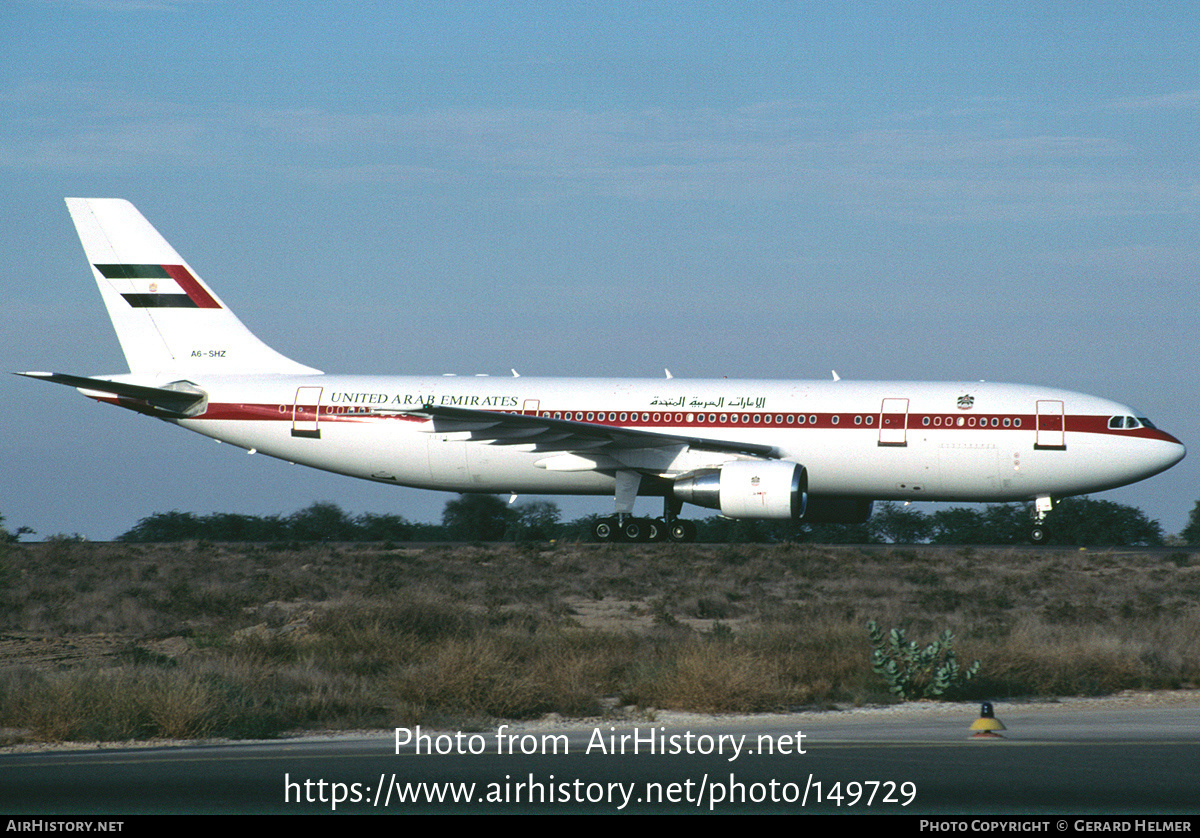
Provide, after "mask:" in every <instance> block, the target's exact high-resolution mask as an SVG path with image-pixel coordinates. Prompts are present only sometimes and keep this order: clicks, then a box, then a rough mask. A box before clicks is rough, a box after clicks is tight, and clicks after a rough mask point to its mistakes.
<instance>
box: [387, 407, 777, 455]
mask: <svg viewBox="0 0 1200 838" xmlns="http://www.w3.org/2000/svg"><path fill="white" fill-rule="evenodd" d="M405 413H406V414H408V415H411V416H426V417H428V418H430V419H432V420H433V428H432V432H433V433H462V432H466V433H468V434H470V437H469V438H470V439H471V440H478V441H479V442H482V443H488V444H491V445H531V446H533V450H534V451H545V452H548V453H560V454H578V455H581V456H583V457H588V456H593V455H596V454H604V455H609V456H610V457H613V458H615V459H617V460H621V459H622V453H623V452H627V453H630V454H632V453H633V452H634V451H645V450H647V449H659V450H662V451H664V452H666V451H673V452H676V453H677V452H678V451H680V450H682V449H684V448H691V449H695V450H699V451H714V452H718V453H723V454H742V455H748V456H751V457H764V458H774V457H778V456H779V453H778V451H777V450H776V449H775V447H774V446H772V445H757V444H754V443H750V442H737V441H732V440H722V439H706V438H704V437H693V436H681V435H679V434H663V433H657V432H655V431H640V430H634V429H632V428H619V427H613V426H611V425H599V424H592V423H590V422H575V421H570V420H566V419H550V418H548V417H545V416H528V415H524V414H519V413H493V412H491V411H486V410H471V409H469V408H461V407H440V406H437V405H425V406H424V407H421V408H418V409H416V410H409V411H405Z"/></svg>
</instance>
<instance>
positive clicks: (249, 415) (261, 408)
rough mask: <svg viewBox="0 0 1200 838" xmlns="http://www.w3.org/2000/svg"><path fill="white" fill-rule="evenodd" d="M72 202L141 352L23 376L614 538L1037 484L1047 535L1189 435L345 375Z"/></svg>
mask: <svg viewBox="0 0 1200 838" xmlns="http://www.w3.org/2000/svg"><path fill="white" fill-rule="evenodd" d="M66 203H67V207H68V210H69V211H70V214H71V218H72V220H73V221H74V223H75V227H76V230H77V231H78V233H79V237H80V240H81V242H82V244H83V249H84V252H85V254H86V256H87V260H88V263H89V264H90V265H91V268H92V273H93V276H94V278H95V280H96V282H97V284H98V285H99V288H100V295H101V297H102V298H103V300H104V304H105V306H106V307H107V309H108V314H109V317H110V318H111V320H112V323H113V327H114V328H115V330H116V332H117V337H118V340H119V341H120V345H121V349H122V351H123V353H124V355H125V358H126V360H127V362H128V364H129V370H130V371H129V372H128V373H122V374H112V375H91V376H81V375H70V374H64V373H53V372H24V373H18V374H19V375H25V376H29V377H32V378H37V379H41V380H44V381H50V382H54V383H58V384H63V385H67V386H70V387H74V388H76V389H77V390H78V391H79V392H81V393H82V394H83V395H85V396H87V397H90V398H92V399H94V400H96V401H98V402H105V403H108V404H113V405H116V406H118V407H123V408H126V409H128V410H132V411H135V412H137V413H142V414H145V415H148V416H152V417H155V418H157V419H161V420H163V421H165V422H170V423H172V424H175V425H179V426H181V427H183V428H186V429H188V430H191V431H195V432H196V433H199V434H203V435H204V436H208V437H212V438H214V439H217V440H219V441H221V442H227V443H232V444H233V445H236V446H240V447H242V448H245V449H247V450H249V451H251V452H258V453H261V454H267V455H269V456H271V457H277V458H279V459H282V460H286V461H288V462H291V463H300V464H303V465H306V466H311V467H313V468H318V469H324V470H326V471H331V472H336V473H338V474H345V475H349V476H351V477H358V478H362V479H365V480H373V481H376V482H379V483H386V484H390V485H397V486H411V487H418V488H424V489H433V490H440V491H450V492H462V493H470V492H486V493H505V494H511V495H524V494H543V495H545V494H549V495H610V496H612V497H613V499H614V504H615V513H614V514H613V515H611V516H608V517H601V518H598V519H597V520H596V522H595V524H594V527H593V533H592V534H593V536H594V537H595V538H596V539H597V540H599V541H646V540H653V541H660V540H665V541H675V542H686V541H691V540H694V539H695V537H696V526H695V523H694V522H693V521H690V520H686V519H684V518H681V517H680V514H681V512H682V508H683V505H684V504H685V503H687V504H693V505H696V506H701V507H705V508H708V509H715V510H717V511H719V512H720V514H721V515H724V516H726V517H729V518H758V519H781V520H791V521H804V522H810V523H826V522H840V523H861V522H864V521H866V520H867V518H868V517H869V516H870V514H871V511H872V505H873V503H874V502H875V501H884V500H886V501H958V502H980V503H988V502H1012V501H1033V502H1034V507H1033V520H1032V524H1031V527H1030V529H1029V531H1028V537H1029V538H1030V540H1032V541H1033V542H1035V543H1036V542H1039V541H1042V540H1044V539H1045V538H1046V534H1047V531H1046V519H1047V516H1048V515H1049V513H1050V512H1051V511H1052V509H1053V507H1054V502H1055V500H1057V499H1059V498H1062V497H1065V496H1070V495H1079V494H1085V493H1092V492H1100V491H1104V490H1106V489H1112V488H1115V487H1118V486H1124V485H1126V484H1129V483H1133V482H1136V481H1138V480H1143V479H1145V478H1148V477H1150V476H1152V475H1155V474H1158V473H1159V472H1161V471H1164V470H1166V469H1168V468H1170V467H1171V466H1172V465H1174V464H1175V463H1177V462H1179V461H1180V460H1181V459H1183V456H1184V454H1185V449H1184V446H1183V445H1182V444H1181V443H1180V442H1179V440H1177V439H1176V438H1175V437H1173V436H1171V435H1170V434H1168V433H1166V432H1164V431H1162V430H1159V429H1158V428H1156V427H1155V426H1154V424H1153V423H1151V422H1150V420H1148V419H1146V418H1144V416H1143V415H1142V414H1141V413H1139V412H1138V411H1136V410H1134V409H1132V408H1130V407H1127V406H1125V405H1123V404H1120V403H1118V402H1115V401H1109V400H1107V399H1103V398H1098V397H1095V396H1089V395H1084V394H1081V393H1074V392H1070V391H1067V390H1061V389H1054V388H1049V387H1039V386H1030V385H1024V384H1000V383H986V382H966V383H964V382H924V381H848V380H842V379H841V378H839V377H838V376H837V374H836V372H835V373H834V374H833V376H832V378H831V379H829V380H821V381H774V380H729V379H724V378H722V379H696V380H688V379H678V378H672V377H671V376H670V373H669V372H668V373H667V376H666V377H665V378H663V379H624V378H595V379H579V378H533V377H522V376H518V375H517V373H516V372H515V370H514V372H513V377H512V378H508V377H456V376H389V377H380V376H363V375H334V374H327V373H323V372H321V371H320V370H317V369H314V368H312V367H309V366H306V365H304V364H301V363H298V362H296V361H293V360H291V359H290V358H287V357H284V356H283V355H281V354H279V353H278V352H276V351H275V350H273V349H271V348H270V347H269V346H267V345H266V344H265V343H263V342H262V341H261V340H259V339H258V338H257V337H255V336H254V335H253V334H252V333H251V332H250V331H249V330H248V329H247V328H246V327H245V326H244V325H243V324H242V322H241V321H240V320H239V319H238V318H237V317H236V316H235V315H234V314H233V312H232V311H230V310H229V307H228V306H226V305H225V303H224V302H222V300H221V298H220V297H218V296H217V294H216V293H215V292H214V291H213V290H212V289H211V288H210V287H209V286H208V285H207V284H206V283H205V282H204V281H203V280H202V279H200V276H199V274H198V273H197V272H196V271H195V270H193V269H192V267H191V266H190V265H189V264H188V263H187V262H185V261H184V260H183V258H182V257H180V255H179V254H178V253H177V252H176V251H175V250H174V248H172V247H171V245H170V244H168V243H167V241H166V239H164V238H163V237H162V236H161V235H160V234H159V233H158V231H157V230H156V229H155V228H154V227H152V226H151V225H150V223H149V222H148V221H147V220H146V219H145V218H144V217H143V216H142V214H141V213H140V212H139V211H138V210H137V209H136V208H135V207H134V206H133V205H132V204H131V203H129V202H128V201H124V200H120V199H99V198H67V199H66ZM639 495H642V496H646V497H660V498H662V500H663V515H662V517H661V518H656V519H649V518H643V517H637V516H634V515H633V506H634V501H635V499H636V498H637V497H638V496H639Z"/></svg>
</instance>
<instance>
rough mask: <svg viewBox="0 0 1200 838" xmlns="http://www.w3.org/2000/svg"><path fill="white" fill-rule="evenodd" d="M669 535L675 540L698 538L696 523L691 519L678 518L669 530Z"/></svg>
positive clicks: (693, 539) (683, 540)
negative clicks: (682, 519) (681, 519)
mask: <svg viewBox="0 0 1200 838" xmlns="http://www.w3.org/2000/svg"><path fill="white" fill-rule="evenodd" d="M667 536H668V537H669V538H670V539H671V540H672V541H674V542H686V541H695V540H696V525H695V524H694V523H693V522H691V521H680V520H676V521H674V522H673V523H672V524H671V527H670V529H668V530H667Z"/></svg>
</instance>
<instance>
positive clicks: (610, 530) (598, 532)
mask: <svg viewBox="0 0 1200 838" xmlns="http://www.w3.org/2000/svg"><path fill="white" fill-rule="evenodd" d="M592 537H593V538H595V539H596V540H597V541H599V542H600V543H602V544H604V543H607V542H609V541H616V539H617V527H616V522H615V521H613V519H612V518H601V519H600V520H599V521H597V522H596V523H595V524H593V525H592Z"/></svg>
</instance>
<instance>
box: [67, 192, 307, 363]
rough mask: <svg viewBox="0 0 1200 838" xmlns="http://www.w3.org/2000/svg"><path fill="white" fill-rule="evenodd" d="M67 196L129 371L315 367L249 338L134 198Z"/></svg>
mask: <svg viewBox="0 0 1200 838" xmlns="http://www.w3.org/2000/svg"><path fill="white" fill-rule="evenodd" d="M66 200H67V209H68V210H69V211H70V213H71V219H72V220H73V221H74V222H75V229H76V230H77V231H78V233H79V239H80V241H81V242H82V243H83V250H84V252H85V253H86V254H87V258H88V262H89V263H90V264H91V266H92V273H93V274H94V276H95V279H96V283H97V285H99V286H100V295H101V297H103V298H104V305H105V306H106V307H107V309H108V316H109V317H110V318H111V319H112V323H113V328H115V329H116V331H117V339H118V340H119V341H120V343H121V350H122V351H123V352H124V353H125V360H126V361H128V363H129V370H130V372H134V373H230V374H247V373H282V374H289V373H295V374H304V373H318V372H320V371H319V370H315V369H313V368H312V367H307V366H305V365H303V364H300V363H297V362H296V361H293V360H291V359H290V358H286V357H284V356H283V355H280V354H279V353H278V352H276V351H275V350H274V349H272V348H271V347H269V346H267V345H266V344H265V343H263V342H262V341H261V340H259V339H258V338H257V337H255V336H254V334H253V333H251V332H250V330H249V329H247V328H246V327H245V326H244V325H242V322H241V321H240V320H238V318H237V316H236V315H234V313H233V312H232V311H230V310H229V309H228V308H227V307H226V306H225V304H224V303H223V302H221V299H220V297H218V296H217V295H216V294H215V293H213V291H212V289H210V288H209V287H208V286H207V285H206V284H205V283H204V281H203V280H202V279H200V277H199V276H197V274H196V272H195V271H193V270H192V269H191V267H190V266H189V265H188V264H187V263H186V262H184V261H183V259H182V258H181V257H180V255H179V254H178V253H176V252H175V249H174V248H173V247H171V245H170V244H168V243H167V240H166V239H164V238H163V237H162V236H161V235H160V234H159V232H158V231H157V230H155V229H154V227H152V226H151V225H150V222H148V221H147V220H146V219H145V218H144V217H143V216H142V214H141V213H140V212H138V211H137V209H136V208H135V207H134V206H133V204H131V203H129V202H128V201H124V200H120V199H117V198H67V199H66Z"/></svg>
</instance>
